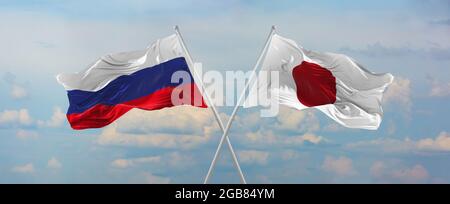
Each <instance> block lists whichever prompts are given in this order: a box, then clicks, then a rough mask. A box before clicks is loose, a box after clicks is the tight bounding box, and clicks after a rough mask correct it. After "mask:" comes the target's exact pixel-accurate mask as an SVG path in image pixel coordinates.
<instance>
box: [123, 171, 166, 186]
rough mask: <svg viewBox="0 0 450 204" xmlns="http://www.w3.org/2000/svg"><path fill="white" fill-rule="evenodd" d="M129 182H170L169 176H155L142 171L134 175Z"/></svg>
mask: <svg viewBox="0 0 450 204" xmlns="http://www.w3.org/2000/svg"><path fill="white" fill-rule="evenodd" d="M130 183H142V184H168V183H170V178H167V177H163V176H157V175H154V174H152V173H148V172H144V173H140V174H138V175H137V176H134V177H133V178H132V179H131V180H130Z"/></svg>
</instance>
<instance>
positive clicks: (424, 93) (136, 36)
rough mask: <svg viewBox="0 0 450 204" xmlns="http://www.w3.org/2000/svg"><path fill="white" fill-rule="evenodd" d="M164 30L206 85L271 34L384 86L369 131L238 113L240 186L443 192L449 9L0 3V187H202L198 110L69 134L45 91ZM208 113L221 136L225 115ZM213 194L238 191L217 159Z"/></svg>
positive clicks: (363, 4) (138, 117)
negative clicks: (378, 115)
mask: <svg viewBox="0 0 450 204" xmlns="http://www.w3.org/2000/svg"><path fill="white" fill-rule="evenodd" d="M174 25H179V26H180V28H181V31H182V33H183V35H184V38H185V41H186V44H187V46H188V48H189V50H190V51H191V54H192V56H193V58H194V60H195V61H197V62H201V63H202V64H203V69H204V70H205V71H208V70H217V71H220V72H222V73H224V72H225V71H226V70H243V71H248V70H251V69H252V67H253V65H254V64H255V62H256V59H257V57H258V54H259V52H260V50H261V49H262V47H263V44H264V41H265V39H266V37H267V35H268V32H269V30H270V27H271V26H272V25H276V26H277V30H278V32H279V33H280V34H281V35H283V36H285V37H288V38H291V39H293V40H295V41H296V42H298V43H299V44H301V45H302V46H304V47H305V48H308V49H311V50H315V51H321V52H336V53H342V54H346V55H349V56H351V57H352V58H354V59H356V60H357V61H358V62H359V63H361V64H363V65H365V67H367V68H368V69H370V70H371V71H373V72H379V73H383V72H390V73H392V74H393V75H394V76H395V81H394V83H393V84H392V85H391V86H390V87H389V88H388V90H387V91H386V93H385V97H384V99H383V109H384V117H383V122H382V124H381V127H380V128H379V129H378V130H377V131H368V130H356V129H347V128H343V127H341V126H340V125H338V124H337V123H335V122H334V121H332V120H331V119H329V118H327V117H326V116H324V115H323V114H322V113H320V112H318V111H316V110H314V109H311V110H305V111H292V110H290V109H287V108H282V109H281V112H280V114H279V115H278V116H277V117H274V118H260V117H259V110H258V108H252V109H245V110H241V111H240V112H239V113H238V115H237V117H236V120H235V122H234V123H233V126H232V128H231V132H230V135H229V137H230V140H231V142H232V144H233V146H234V147H235V151H236V152H237V155H238V159H239V161H240V164H241V167H242V170H243V172H244V174H245V176H246V179H247V181H248V182H249V183H450V174H449V173H448V172H449V169H450V122H449V120H448V115H450V108H448V105H449V99H450V38H449V36H450V3H449V2H448V1H447V0H396V1H353V0H342V1H337V0H336V1H332V0H325V1H320V2H319V1H294V0H290V1H256V0H251V1H238V0H234V1H233V0H232V1H221V2H219V1H203V0H186V1H167V0H165V1H143V0H127V1H119V0H113V1H84V0H81V1H64V2H62V1H56V0H42V1H40V0H33V1H6V0H0V31H1V32H0V45H1V48H0V183H201V182H202V181H203V179H204V176H205V175H206V173H207V170H208V167H209V164H210V162H211V159H212V158H213V155H214V152H215V148H216V146H217V144H218V142H219V139H220V136H221V134H220V129H219V128H218V126H217V123H216V122H215V120H214V117H213V115H212V113H211V111H210V110H209V109H197V108H193V107H175V108H170V109H164V110H160V111H139V110H133V111H131V112H129V113H128V114H126V115H125V116H123V117H122V118H120V119H119V120H117V121H116V122H115V123H113V124H111V125H109V126H107V127H105V128H102V129H94V130H85V131H74V130H72V129H71V128H70V126H69V124H68V123H67V121H66V116H65V112H66V110H67V107H68V100H67V95H66V91H65V90H64V88H63V87H62V86H61V85H59V84H58V83H57V82H56V79H55V76H56V75H57V74H58V73H70V72H76V71H80V70H83V69H84V68H85V67H87V66H88V65H89V64H90V63H92V62H93V61H94V60H96V59H97V58H98V57H100V56H102V55H105V54H108V53H114V52H122V51H130V50H137V49H143V48H145V47H147V46H148V45H149V44H150V43H152V42H154V41H155V40H157V39H158V38H161V37H164V36H167V35H170V34H173V33H174V31H173V26H174ZM218 110H219V112H220V113H221V114H220V115H221V117H222V119H223V120H224V121H225V122H226V121H227V120H228V118H229V115H230V112H231V109H230V108H229V107H218ZM173 121H176V123H174V122H173ZM211 182H213V183H239V177H238V175H237V173H236V171H235V169H234V167H233V165H232V160H231V157H230V154H229V152H228V151H227V150H226V149H224V151H223V153H222V154H221V155H220V157H219V160H218V165H217V167H216V169H215V171H214V173H213V175H212V177H211Z"/></svg>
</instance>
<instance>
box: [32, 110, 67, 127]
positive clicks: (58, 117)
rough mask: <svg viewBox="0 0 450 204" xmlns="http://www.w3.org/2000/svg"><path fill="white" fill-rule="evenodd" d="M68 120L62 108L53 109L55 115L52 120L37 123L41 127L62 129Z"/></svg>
mask: <svg viewBox="0 0 450 204" xmlns="http://www.w3.org/2000/svg"><path fill="white" fill-rule="evenodd" d="M65 120H66V114H64V112H63V111H62V109H61V108H60V107H54V108H53V114H52V117H51V118H50V120H47V121H42V120H39V121H37V124H38V126H39V127H53V128H54V127H60V126H61V125H62V124H64V121H65Z"/></svg>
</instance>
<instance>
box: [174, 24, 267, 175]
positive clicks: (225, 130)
mask: <svg viewBox="0 0 450 204" xmlns="http://www.w3.org/2000/svg"><path fill="white" fill-rule="evenodd" d="M174 29H175V32H176V34H177V36H178V38H179V39H180V42H181V46H182V48H183V50H184V52H185V53H186V55H187V56H186V57H187V59H188V60H187V61H188V64H189V67H192V69H193V70H192V71H193V73H194V78H195V81H197V82H198V83H199V84H200V85H201V92H202V95H204V96H205V98H206V100H207V103H208V104H209V105H210V106H211V110H212V112H213V114H214V117H215V119H216V121H217V123H218V125H219V127H220V129H221V130H222V132H223V134H222V137H221V138H220V142H219V144H218V146H217V149H216V152H215V154H214V157H213V159H212V161H211V165H210V167H209V169H208V173H207V174H206V177H205V180H204V184H207V183H208V181H209V179H210V177H211V174H212V171H213V170H214V167H215V166H216V163H217V158H218V156H219V154H220V152H221V151H222V147H223V143H224V142H225V141H226V143H227V146H228V149H229V150H230V152H231V156H232V159H233V163H234V166H235V168H236V170H237V171H238V173H239V176H240V179H241V182H242V183H243V184H246V183H247V182H246V180H245V177H244V174H243V173H242V169H241V167H240V165H239V161H238V159H237V156H236V153H235V152H234V149H233V146H232V145H231V141H230V138H229V137H228V132H229V130H230V127H231V124H232V123H233V120H234V118H235V116H236V113H237V111H238V110H239V107H240V105H241V103H242V101H243V99H244V98H245V92H246V91H247V89H248V87H249V86H250V83H251V82H252V81H253V78H254V77H255V76H256V71H257V69H258V68H259V65H260V63H261V60H262V59H263V56H264V55H265V53H266V51H267V48H268V46H269V44H270V41H271V39H272V35H273V34H275V26H272V28H271V30H270V33H269V36H268V37H267V40H266V43H265V45H264V48H263V49H262V51H261V53H260V55H259V57H258V60H257V61H256V64H255V66H254V67H253V71H252V73H251V76H250V78H249V80H248V81H247V83H246V84H245V87H244V90H243V91H242V93H241V96H240V97H239V100H238V102H237V103H236V105H235V107H234V109H233V112H232V113H231V116H230V119H229V120H228V122H227V126H226V127H225V128H224V126H223V122H222V120H221V118H220V116H219V113H218V112H217V109H216V107H215V105H214V103H213V102H212V101H211V98H210V97H209V94H208V93H207V92H206V89H205V86H204V84H203V81H202V78H201V76H199V75H198V73H197V72H196V70H195V67H194V61H193V60H192V58H191V55H190V53H189V51H188V49H187V47H186V45H185V43H184V40H183V37H182V35H181V33H180V29H179V27H178V26H175V28H174Z"/></svg>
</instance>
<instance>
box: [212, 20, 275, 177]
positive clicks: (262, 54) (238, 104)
mask: <svg viewBox="0 0 450 204" xmlns="http://www.w3.org/2000/svg"><path fill="white" fill-rule="evenodd" d="M274 33H275V26H272V28H271V30H270V33H269V37H267V40H266V43H265V45H264V48H263V49H262V51H261V54H260V55H259V57H258V60H257V61H256V64H255V66H254V68H253V72H252V74H251V76H250V78H249V80H248V82H247V83H246V84H245V87H244V90H243V91H242V93H241V96H240V97H239V100H238V102H237V104H236V106H235V107H234V110H233V112H232V113H231V116H230V119H229V120H228V123H227V126H226V128H225V131H224V132H223V135H222V138H221V139H220V142H219V145H218V146H217V150H216V153H215V154H214V158H213V160H212V161H211V166H210V167H209V170H208V174H206V177H205V182H204V183H205V184H206V183H208V181H209V178H210V176H211V172H212V171H213V169H214V167H215V165H216V161H217V157H218V156H219V153H220V151H221V150H222V146H223V141H224V140H225V139H228V131H229V129H230V126H231V124H232V122H233V120H234V117H235V116H236V113H237V111H238V109H239V107H240V105H241V103H242V100H243V99H244V96H245V92H246V91H247V89H248V87H249V86H250V83H251V82H252V80H253V78H254V77H255V76H256V70H257V69H258V67H259V64H260V63H261V60H262V58H263V56H264V54H265V53H266V50H267V48H268V46H269V44H270V41H271V39H272V35H273V34H274Z"/></svg>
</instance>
